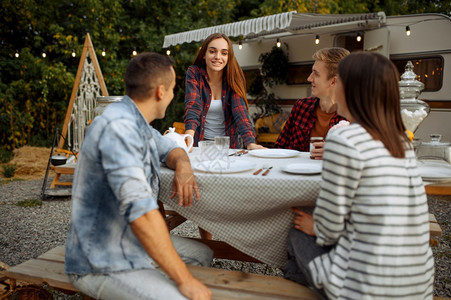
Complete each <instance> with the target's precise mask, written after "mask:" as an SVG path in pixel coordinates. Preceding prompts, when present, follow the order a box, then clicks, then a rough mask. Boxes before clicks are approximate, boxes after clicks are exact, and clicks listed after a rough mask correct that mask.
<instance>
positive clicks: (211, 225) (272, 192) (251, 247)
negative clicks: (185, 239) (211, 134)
mask: <svg viewBox="0 0 451 300" xmlns="http://www.w3.org/2000/svg"><path fill="white" fill-rule="evenodd" d="M231 151H232V150H231ZM199 152H200V150H199V149H197V148H195V150H194V151H193V153H192V154H190V160H191V162H192V163H193V164H194V163H196V162H198V161H199V160H201V159H202V156H201V155H200V153H199ZM230 159H232V160H237V161H238V162H241V161H252V162H255V163H256V167H255V168H254V169H252V170H249V171H245V172H239V173H233V174H212V173H206V172H196V171H195V176H196V180H197V184H198V186H199V190H200V193H201V200H200V201H196V202H195V203H194V205H193V206H192V207H188V208H185V207H179V206H178V205H177V202H176V199H170V198H169V196H170V193H171V188H172V180H173V177H174V172H173V171H172V170H170V169H168V168H164V167H162V169H161V188H160V200H161V201H162V202H163V203H164V204H165V205H168V206H169V207H170V208H171V209H173V210H175V211H177V212H178V213H179V214H180V215H182V216H184V217H185V218H187V219H189V220H191V221H193V222H194V223H195V224H197V225H198V226H200V227H202V228H204V229H205V230H207V231H209V232H211V233H212V234H213V236H214V238H217V239H219V240H221V241H224V242H226V243H228V244H230V245H232V246H233V247H235V248H237V249H238V250H240V251H242V252H244V253H246V254H248V255H250V256H252V257H254V258H256V259H258V260H260V261H262V262H264V263H267V264H270V265H273V266H276V267H283V266H284V265H285V262H286V240H287V234H288V230H289V229H290V227H291V226H292V224H293V218H294V214H293V213H292V212H291V210H290V208H291V207H293V206H297V207H299V206H303V207H305V208H306V210H307V211H309V212H311V211H312V208H313V206H314V203H315V201H316V198H317V196H318V191H319V186H320V181H321V176H320V175H296V174H289V173H286V172H284V171H282V170H281V168H282V167H283V166H286V165H288V164H293V163H303V162H304V163H311V162H312V160H310V159H309V158H308V153H301V154H300V155H298V156H297V157H294V158H284V159H268V158H257V157H254V156H251V155H250V154H246V155H243V156H240V157H235V156H232V157H230ZM263 165H270V166H273V168H272V169H271V171H270V172H269V174H268V175H267V176H262V173H263V172H261V173H260V174H259V175H253V174H252V173H253V172H255V171H256V170H257V169H259V168H261V167H262V166H263Z"/></svg>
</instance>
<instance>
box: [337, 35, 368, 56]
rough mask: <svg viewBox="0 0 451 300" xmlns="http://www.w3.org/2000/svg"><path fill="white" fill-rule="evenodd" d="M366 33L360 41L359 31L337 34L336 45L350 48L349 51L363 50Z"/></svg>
mask: <svg viewBox="0 0 451 300" xmlns="http://www.w3.org/2000/svg"><path fill="white" fill-rule="evenodd" d="M364 39H365V35H364V34H362V39H361V41H360V42H358V41H357V33H347V34H342V35H337V36H336V37H335V44H334V45H335V47H342V48H345V49H348V50H349V52H354V51H362V50H363V41H364Z"/></svg>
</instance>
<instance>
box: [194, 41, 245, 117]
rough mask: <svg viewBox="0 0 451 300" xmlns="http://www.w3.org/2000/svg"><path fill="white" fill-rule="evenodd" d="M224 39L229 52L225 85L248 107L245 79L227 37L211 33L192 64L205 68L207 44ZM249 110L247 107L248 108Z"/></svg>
mask: <svg viewBox="0 0 451 300" xmlns="http://www.w3.org/2000/svg"><path fill="white" fill-rule="evenodd" d="M221 38H222V39H224V40H226V42H227V44H228V46H229V50H228V55H227V56H228V59H227V65H226V66H225V67H224V71H225V72H226V76H227V78H226V79H227V84H228V85H229V86H230V87H231V88H232V89H233V90H234V91H235V93H237V94H238V95H239V96H240V97H241V98H243V99H244V102H246V106H247V107H248V106H249V105H248V103H247V97H246V79H245V77H244V73H243V70H241V68H240V66H239V65H238V61H237V60H236V58H235V52H233V46H232V42H231V41H230V39H229V37H228V36H227V35H225V34H223V33H213V34H211V35H210V36H208V37H207V38H206V39H205V40H204V41H203V42H202V46H201V48H200V49H199V52H198V53H197V56H196V59H195V60H194V64H195V65H196V66H199V67H204V68H205V67H206V64H205V59H204V56H205V52H206V51H207V48H208V44H210V42H211V41H213V40H216V39H221ZM248 108H249V107H248Z"/></svg>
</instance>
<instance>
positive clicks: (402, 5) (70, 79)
mask: <svg viewBox="0 0 451 300" xmlns="http://www.w3.org/2000/svg"><path fill="white" fill-rule="evenodd" d="M450 3H451V0H444V1H441V0H376V1H374V0H360V1H357V0H284V1H283V0H265V1H263V2H262V1H260V0H215V1H212V0H183V1H182V0H159V1H150V0H129V1H126V0H122V1H119V0H116V1H115V0H58V1H43V0H0V24H2V26H0V43H1V47H0V73H1V80H0V145H2V146H3V147H5V148H7V149H13V148H17V147H20V146H22V145H33V146H50V145H51V141H52V137H53V132H54V128H55V127H56V126H58V127H61V126H62V123H63V121H64V116H65V113H66V108H67V104H68V102H69V99H70V94H71V91H72V86H73V83H74V78H75V75H76V72H77V67H78V62H79V61H78V60H79V57H80V54H81V51H82V48H83V43H84V39H85V36H86V33H87V32H89V33H90V35H91V39H92V42H93V44H94V48H95V50H96V53H97V57H98V59H99V63H100V67H101V69H102V73H103V76H104V79H105V81H106V85H107V88H108V91H109V94H110V95H122V94H123V93H124V86H123V73H124V71H125V68H126V66H127V63H128V61H129V60H130V58H131V53H132V50H133V49H136V50H137V51H138V52H143V51H155V52H160V53H163V52H164V50H165V49H162V48H161V47H162V44H163V39H164V36H165V35H167V34H171V33H176V32H181V31H186V30H192V29H197V28H202V27H207V26H214V25H219V24H224V23H229V22H234V21H238V20H243V19H247V18H255V17H260V16H264V15H270V14H274V13H280V12H286V11H291V10H297V11H298V12H315V13H357V12H358V13H366V12H374V11H381V10H382V11H385V13H386V14H387V15H395V14H408V13H422V12H442V13H446V14H448V15H449V14H450V12H451V4H450ZM198 47H199V44H198V43H191V44H182V45H178V46H176V47H173V48H172V49H171V51H172V57H173V59H174V61H175V65H176V73H177V89H176V91H175V98H174V100H173V103H172V104H171V106H170V107H169V108H168V111H167V114H166V118H165V119H164V120H161V121H158V122H155V124H153V125H154V126H155V127H156V128H157V129H159V130H160V131H162V130H165V129H167V127H169V125H170V124H172V122H173V121H174V120H178V121H181V120H183V112H184V106H183V99H184V79H185V74H186V73H185V72H186V69H187V67H188V66H189V65H190V64H191V62H192V61H193V59H194V57H195V54H196V51H197V49H198ZM102 49H105V51H106V56H105V57H103V56H102V55H101V52H102ZM73 50H75V52H76V53H77V57H75V58H73V57H72V56H71V53H72V51H73ZM16 51H17V52H18V53H20V56H19V57H18V58H16V57H15V56H14V54H15V52H16ZM43 51H45V52H46V54H47V57H46V58H43V57H42V56H41V53H42V52H43Z"/></svg>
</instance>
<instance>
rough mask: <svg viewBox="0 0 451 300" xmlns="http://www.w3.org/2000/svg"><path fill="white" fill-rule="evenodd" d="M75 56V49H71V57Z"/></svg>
mask: <svg viewBox="0 0 451 300" xmlns="http://www.w3.org/2000/svg"><path fill="white" fill-rule="evenodd" d="M75 56H77V53H75V49H72V57H75Z"/></svg>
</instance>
